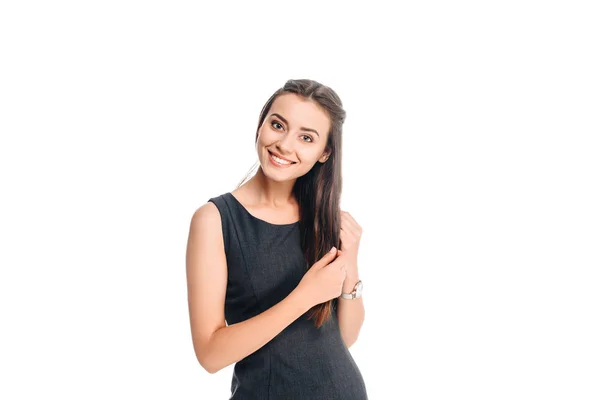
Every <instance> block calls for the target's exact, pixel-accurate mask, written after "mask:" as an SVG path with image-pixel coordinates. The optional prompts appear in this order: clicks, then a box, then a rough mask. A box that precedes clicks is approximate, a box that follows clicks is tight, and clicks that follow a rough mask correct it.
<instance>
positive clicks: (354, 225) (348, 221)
mask: <svg viewBox="0 0 600 400" xmlns="http://www.w3.org/2000/svg"><path fill="white" fill-rule="evenodd" d="M344 222H345V224H344V225H345V226H346V227H347V228H348V230H351V231H352V232H356V233H360V231H361V230H362V228H361V226H360V225H359V224H358V222H356V220H355V219H354V217H352V215H350V213H346V214H344V215H343V216H342V223H344Z"/></svg>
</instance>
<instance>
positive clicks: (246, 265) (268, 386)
mask: <svg viewBox="0 0 600 400" xmlns="http://www.w3.org/2000/svg"><path fill="white" fill-rule="evenodd" d="M223 200H224V201H225V206H226V207H227V211H228V212H229V217H230V218H229V219H230V221H231V228H232V229H233V233H234V234H235V238H236V239H237V242H238V246H239V247H240V254H241V255H242V259H243V262H244V271H246V276H248V277H249V276H250V274H249V273H248V263H247V261H246V254H245V249H244V247H243V246H242V242H241V241H240V235H239V233H238V227H237V226H236V224H235V218H234V213H233V211H232V209H231V207H230V203H229V200H227V198H226V196H223ZM248 283H249V285H250V287H251V288H252V295H253V296H254V298H255V299H256V304H258V305H259V309H260V310H261V313H263V312H265V310H264V307H263V305H262V304H261V302H260V300H259V298H258V296H257V295H256V290H255V289H254V285H253V284H252V282H251V281H250V279H248ZM263 347H264V346H263ZM267 353H268V354H269V379H268V381H267V399H268V398H269V396H270V393H271V349H270V348H269V347H267Z"/></svg>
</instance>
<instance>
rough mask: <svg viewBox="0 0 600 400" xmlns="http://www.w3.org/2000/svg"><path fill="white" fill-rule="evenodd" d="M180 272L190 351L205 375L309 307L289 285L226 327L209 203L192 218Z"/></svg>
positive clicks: (217, 236) (217, 234) (219, 254)
mask: <svg viewBox="0 0 600 400" xmlns="http://www.w3.org/2000/svg"><path fill="white" fill-rule="evenodd" d="M186 275H187V288H188V307H189V313H190V325H191V330H192V341H193V344H194V351H195V353H196V358H197V359H198V361H199V362H200V365H202V367H203V368H204V369H205V370H206V371H208V372H209V373H211V374H214V373H216V372H218V371H219V370H221V369H223V368H225V367H227V366H229V365H231V364H233V363H235V362H237V361H240V360H241V359H243V358H244V357H246V356H248V355H250V354H252V353H254V352H255V351H257V350H258V349H260V348H261V347H263V346H264V345H265V344H267V343H268V342H269V341H271V340H272V339H273V338H274V337H275V336H277V335H278V334H279V333H280V332H281V331H283V330H284V329H285V328H286V327H287V326H288V325H290V324H291V323H292V322H294V321H295V320H296V319H298V318H299V317H300V316H302V315H303V314H304V313H305V312H307V311H308V310H309V309H310V308H311V307H312V306H313V305H312V304H308V303H307V301H306V300H305V299H306V296H303V295H302V294H301V293H300V292H299V290H297V289H295V290H293V291H292V292H291V293H290V294H289V295H288V296H287V297H286V298H284V299H283V300H282V301H280V302H279V303H277V304H275V305H274V306H273V307H271V308H269V309H268V310H266V311H264V312H262V313H261V314H259V315H257V316H255V317H252V318H249V319H247V320H245V321H242V322H239V323H237V324H233V325H229V326H227V324H226V321H225V312H224V309H225V294H226V289H227V260H226V257H225V246H224V242H223V232H222V228H221V215H220V213H219V210H218V209H217V207H216V205H215V204H214V203H212V202H207V203H206V204H204V205H203V206H201V207H200V208H198V210H196V212H195V213H194V215H193V216H192V221H191V223H190V231H189V236H188V243H187V252H186Z"/></svg>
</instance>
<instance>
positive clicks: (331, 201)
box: [238, 79, 346, 328]
mask: <svg viewBox="0 0 600 400" xmlns="http://www.w3.org/2000/svg"><path fill="white" fill-rule="evenodd" d="M284 93H296V94H298V95H300V96H303V97H304V98H306V99H308V100H313V101H315V102H316V103H318V104H319V105H320V106H321V107H322V108H323V109H324V110H325V111H326V112H327V114H328V115H329V119H330V124H331V128H330V130H329V135H328V138H327V145H326V149H330V150H331V154H330V155H329V158H328V159H327V161H325V162H324V163H320V162H316V163H315V165H314V167H313V168H312V169H311V170H310V171H308V172H307V173H306V174H304V175H303V176H300V177H298V178H297V179H296V183H295V184H294V188H293V193H294V195H295V196H296V199H297V201H298V204H299V206H300V237H301V246H302V249H303V251H304V258H305V260H306V268H307V270H308V269H309V268H310V267H311V266H312V265H313V264H314V263H316V262H317V261H318V260H319V259H321V258H322V257H323V256H325V254H326V253H327V252H328V251H329V249H331V247H332V246H335V247H336V248H338V249H339V248H340V226H341V219H340V195H341V192H342V125H343V123H344V120H345V119H346V111H344V109H343V108H342V101H341V100H340V98H339V96H338V95H337V94H336V93H335V92H334V91H333V89H331V88H329V87H327V86H325V85H323V84H321V83H319V82H316V81H313V80H310V79H290V80H288V81H287V82H286V83H285V85H284V86H283V87H282V88H279V89H277V90H276V91H275V93H273V94H272V95H271V97H270V98H269V100H267V102H266V103H265V105H264V106H263V108H262V111H261V112H260V116H259V118H258V127H257V129H256V137H255V139H254V142H255V143H256V141H257V140H258V131H259V130H260V127H261V125H262V124H263V122H264V120H265V118H266V116H267V113H268V112H269V110H270V108H271V106H272V104H273V102H274V101H275V99H276V98H277V97H278V96H279V95H281V94H284ZM249 173H250V172H249ZM249 173H248V174H249ZM247 177H248V175H246V178H247ZM244 180H245V178H244V179H243V180H242V181H241V182H240V183H239V184H238V187H239V186H240V185H241V184H242V183H243V182H244ZM336 300H337V299H336ZM333 301H334V299H332V300H329V301H326V302H325V303H321V304H317V305H315V306H314V307H312V308H311V309H310V310H309V311H310V313H309V316H308V319H311V318H312V319H314V320H315V326H316V327H317V328H318V327H320V326H321V325H323V323H325V321H327V320H328V319H329V318H330V317H331V314H332V310H333Z"/></svg>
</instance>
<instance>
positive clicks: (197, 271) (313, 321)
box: [186, 79, 367, 400]
mask: <svg viewBox="0 0 600 400" xmlns="http://www.w3.org/2000/svg"><path fill="white" fill-rule="evenodd" d="M345 116H346V113H345V111H344V110H343V108H342V102H341V100H340V98H339V97H338V95H337V94H336V93H335V92H334V91H333V90H332V89H330V88H329V87H327V86H324V85H322V84H320V83H318V82H315V81H312V80H307V79H301V80H289V81H288V82H286V84H285V85H284V86H283V87H282V88H281V89H279V90H277V91H276V92H275V93H274V94H273V95H272V96H271V98H270V99H269V100H268V101H267V103H266V104H265V106H264V107H263V109H262V111H261V114H260V118H259V121H258V129H257V131H256V137H255V143H256V151H257V153H258V159H259V162H260V166H259V168H258V170H257V172H256V174H255V175H254V176H253V177H252V178H251V179H250V180H248V181H247V182H246V183H244V184H242V182H243V181H242V182H241V183H240V185H238V187H237V188H236V189H235V190H233V191H232V192H228V193H224V194H222V195H220V196H218V197H213V198H211V199H209V200H208V202H207V203H206V204H204V205H203V206H201V207H200V208H199V209H198V210H196V212H195V213H194V215H193V217H192V221H191V225H190V232H189V238H188V247H187V256H186V264H187V267H186V268H187V279H188V304H189V311H190V321H191V328H192V338H193V344H194V350H195V353H196V357H197V358H198V361H199V362H200V364H201V365H202V367H203V368H205V369H206V370H207V371H208V372H210V373H215V372H217V371H219V370H221V369H222V368H225V367H226V366H228V365H231V364H233V363H235V367H234V372H233V377H232V383H231V397H230V399H244V400H253V399H256V400H266V399H270V400H275V399H277V400H279V399H281V400H284V399H285V400H293V399H301V400H317V399H328V400H333V399H340V400H341V399H345V400H348V399H350V400H353V399H356V400H364V399H367V393H366V388H365V384H364V381H363V378H362V375H361V373H360V371H359V369H358V367H357V365H356V364H355V362H354V360H353V358H352V356H351V354H350V352H349V351H348V347H349V346H351V345H352V343H354V342H355V341H356V339H357V337H358V333H359V330H360V328H361V325H362V322H363V319H364V307H363V303H362V298H361V290H362V283H361V282H360V281H359V279H358V266H357V252H358V244H359V240H360V235H361V231H362V229H361V227H360V226H359V225H358V224H357V223H356V221H355V220H354V219H353V218H352V216H351V215H350V214H349V213H347V212H344V211H341V210H340V209H339V201H340V193H341V187H342V175H341V143H342V124H343V122H344V119H345ZM330 249H331V250H333V251H330ZM340 296H342V297H340Z"/></svg>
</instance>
